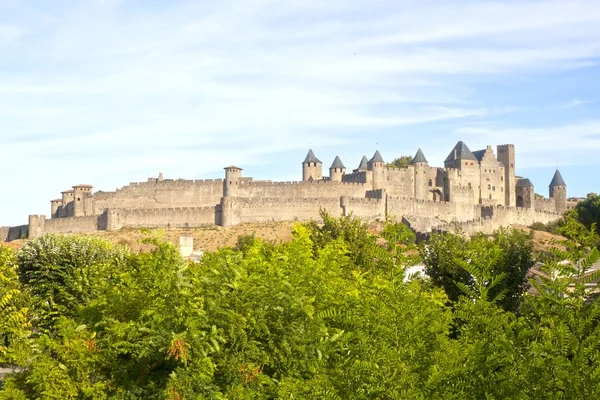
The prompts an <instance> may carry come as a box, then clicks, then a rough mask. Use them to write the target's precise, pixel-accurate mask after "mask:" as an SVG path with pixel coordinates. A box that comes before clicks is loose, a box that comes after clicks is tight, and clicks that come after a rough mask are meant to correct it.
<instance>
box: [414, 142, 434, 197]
mask: <svg viewBox="0 0 600 400" xmlns="http://www.w3.org/2000/svg"><path fill="white" fill-rule="evenodd" d="M410 164H411V165H413V166H414V167H415V199H417V200H427V199H428V197H429V196H428V195H429V184H428V181H429V179H428V178H427V170H428V169H429V164H428V163H427V159H426V158H425V155H424V154H423V151H422V150H421V149H419V150H417V154H415V157H414V158H413V159H412V161H411V162H410Z"/></svg>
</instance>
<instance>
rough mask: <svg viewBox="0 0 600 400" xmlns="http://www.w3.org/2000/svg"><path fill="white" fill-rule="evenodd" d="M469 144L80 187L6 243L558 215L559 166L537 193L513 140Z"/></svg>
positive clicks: (436, 227) (482, 227)
mask: <svg viewBox="0 0 600 400" xmlns="http://www.w3.org/2000/svg"><path fill="white" fill-rule="evenodd" d="M496 151H497V155H496V154H494V150H493V149H492V146H487V147H486V148H485V149H482V150H478V151H473V152H472V151H470V150H469V148H468V147H467V145H466V144H465V143H463V142H462V141H461V142H458V143H457V144H456V146H455V147H454V148H453V149H452V150H451V151H450V154H449V155H448V157H447V158H446V159H445V160H444V167H443V168H442V167H435V166H430V165H429V163H428V161H427V159H426V157H425V154H424V153H423V151H422V150H421V149H419V150H418V151H417V152H416V155H415V157H414V158H413V160H412V162H411V163H410V165H409V166H408V167H407V168H391V167H387V166H386V164H385V162H384V160H383V157H382V155H381V154H380V152H379V151H376V152H375V154H374V155H373V157H371V159H367V158H366V157H365V156H363V158H362V160H361V162H360V163H359V165H358V167H357V168H356V169H354V170H352V171H348V170H347V169H346V167H345V166H344V164H343V163H342V160H341V159H340V158H339V157H336V158H335V159H334V161H333V163H332V165H331V167H330V168H329V176H324V175H323V163H322V162H321V161H320V160H319V159H318V158H317V157H316V156H315V154H314V153H313V151H312V150H309V151H308V154H307V156H306V158H305V160H304V161H303V162H302V180H301V181H295V182H273V181H259V180H254V179H253V178H250V177H245V176H243V174H242V169H241V168H238V167H235V166H229V167H226V168H225V177H224V179H209V180H183V179H177V180H173V179H165V178H164V177H163V176H162V174H159V176H158V178H150V179H148V181H147V182H140V183H130V184H129V185H127V186H124V187H122V188H120V189H117V190H116V191H114V192H100V191H98V192H93V187H92V186H91V185H75V186H73V187H72V189H69V190H65V191H63V192H62V193H61V197H60V198H57V199H55V200H51V202H50V218H46V216H43V215H31V216H30V217H29V224H28V225H25V226H20V227H2V228H0V240H13V239H16V238H20V237H23V236H26V235H28V236H29V237H36V236H39V235H41V234H44V233H47V232H91V231H96V230H117V229H120V228H123V227H198V226H202V225H221V226H231V225H235V224H239V223H244V222H262V221H274V220H309V219H319V211H320V210H321V209H324V210H327V211H328V212H329V213H331V214H333V215H349V214H353V215H356V216H358V217H360V218H363V219H365V220H373V219H385V218H388V217H394V218H396V219H397V220H398V221H404V222H405V223H407V224H409V225H410V226H411V228H412V229H413V230H415V231H416V232H418V233H423V234H427V233H429V232H431V231H444V230H447V229H450V227H451V226H455V225H456V224H458V225H462V226H464V228H465V231H468V232H475V231H491V230H493V229H496V228H498V227H500V226H508V225H513V224H520V225H530V224H532V223H533V222H544V223H547V222H550V221H553V220H556V219H558V218H560V216H561V215H562V213H563V212H564V211H565V210H566V209H567V186H566V184H565V182H564V180H563V178H562V176H561V175H560V172H559V171H558V170H557V171H556V173H555V174H554V177H553V179H552V180H551V183H550V186H549V197H548V198H546V199H544V198H538V197H539V196H535V193H534V187H533V184H532V183H531V181H530V180H529V179H526V178H521V177H518V176H515V161H516V158H515V147H514V145H512V144H505V145H499V146H498V147H497V149H496Z"/></svg>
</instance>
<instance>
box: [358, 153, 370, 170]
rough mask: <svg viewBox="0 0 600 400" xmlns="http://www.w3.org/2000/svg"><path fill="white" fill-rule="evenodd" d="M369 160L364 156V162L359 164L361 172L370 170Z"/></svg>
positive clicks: (361, 161)
mask: <svg viewBox="0 0 600 400" xmlns="http://www.w3.org/2000/svg"><path fill="white" fill-rule="evenodd" d="M368 164H369V160H368V159H367V156H363V158H362V160H360V164H358V168H357V169H358V170H359V171H366V170H367V169H368Z"/></svg>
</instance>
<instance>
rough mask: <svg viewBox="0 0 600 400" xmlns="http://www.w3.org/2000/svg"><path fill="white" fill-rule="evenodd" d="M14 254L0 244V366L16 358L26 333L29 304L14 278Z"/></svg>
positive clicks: (16, 278) (15, 272) (15, 277)
mask: <svg viewBox="0 0 600 400" xmlns="http://www.w3.org/2000/svg"><path fill="white" fill-rule="evenodd" d="M16 261H17V258H16V254H15V251H14V250H13V249H11V248H9V247H6V246H3V245H1V244H0V364H1V363H4V362H10V361H13V360H14V359H15V357H18V353H19V352H18V349H19V347H20V346H19V344H21V343H22V339H23V338H26V337H27V336H28V334H29V328H30V323H29V315H28V312H29V310H28V301H27V298H26V296H25V294H24V293H23V291H22V288H21V285H20V284H19V280H18V276H17V263H16Z"/></svg>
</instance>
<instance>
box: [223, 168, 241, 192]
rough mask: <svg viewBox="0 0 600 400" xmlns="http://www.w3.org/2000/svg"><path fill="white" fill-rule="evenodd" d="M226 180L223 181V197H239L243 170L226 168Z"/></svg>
mask: <svg viewBox="0 0 600 400" xmlns="http://www.w3.org/2000/svg"><path fill="white" fill-rule="evenodd" d="M224 169H225V180H224V181H223V197H237V196H238V192H239V189H240V178H241V177H242V169H241V168H238V167H235V166H233V165H230V166H229V167H225V168H224Z"/></svg>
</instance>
